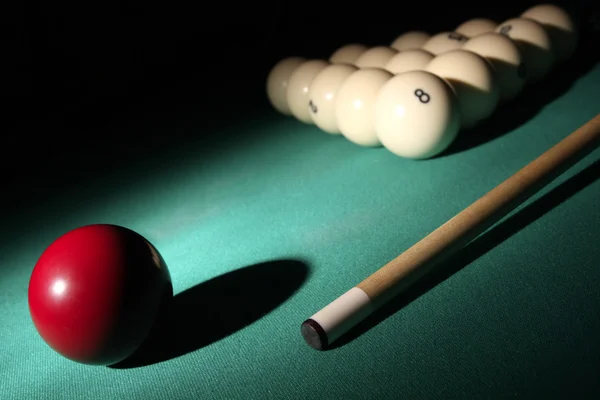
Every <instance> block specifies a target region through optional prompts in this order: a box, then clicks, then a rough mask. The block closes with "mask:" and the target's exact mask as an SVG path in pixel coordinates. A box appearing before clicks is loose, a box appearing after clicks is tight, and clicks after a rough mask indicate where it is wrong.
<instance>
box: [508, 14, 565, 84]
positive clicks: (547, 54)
mask: <svg viewBox="0 0 600 400" xmlns="http://www.w3.org/2000/svg"><path fill="white" fill-rule="evenodd" d="M496 32H497V33H501V34H503V35H506V36H508V37H509V38H511V39H512V40H514V41H515V42H516V43H517V44H518V45H519V48H520V49H521V53H522V54H523V59H524V61H525V66H526V67H527V71H526V74H527V77H526V78H527V83H536V82H539V81H541V80H542V79H543V78H545V77H546V75H548V73H549V72H550V70H551V69H552V67H553V66H554V62H555V60H554V54H553V50H552V41H551V39H550V34H549V33H548V32H547V31H546V29H545V28H544V27H543V26H542V25H541V24H540V23H539V22H536V21H534V20H531V19H525V18H512V19H509V20H508V21H505V22H503V23H501V24H500V25H498V27H497V28H496Z"/></svg>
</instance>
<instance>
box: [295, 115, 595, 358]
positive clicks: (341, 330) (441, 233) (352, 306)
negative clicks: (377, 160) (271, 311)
mask: <svg viewBox="0 0 600 400" xmlns="http://www.w3.org/2000/svg"><path fill="white" fill-rule="evenodd" d="M599 145H600V114H598V115H596V116H595V117H594V118H592V119H591V120H590V121H588V122H587V123H586V124H585V125H583V126H581V127H580V128H579V129H577V130H576V131H575V132H573V133H571V134H570V135H569V136H567V137H566V138H564V139H563V140H561V141H560V142H559V143H558V144H556V145H555V146H554V147H552V148H551V149H549V150H548V151H546V152H545V153H543V154H542V155H541V156H539V157H538V158H537V159H535V160H534V161H532V162H531V163H529V164H528V165H527V166H525V167H524V168H522V169H521V170H519V171H518V172H517V173H515V174H514V175H512V176H511V177H509V178H508V179H506V180H505V181H504V182H502V183H501V184H500V185H498V186H496V187H495V188H494V189H492V190H491V191H490V192H488V193H487V194H485V195H484V196H483V197H481V198H480V199H479V200H477V201H475V202H474V203H473V204H471V205H470V206H469V207H467V208H466V209H464V210H463V211H461V212H460V213H459V214H457V215H456V216H455V217H453V218H452V219H450V220H449V221H448V222H446V223H445V224H443V225H442V226H440V227H439V228H437V229H436V230H435V231H433V232H432V233H430V234H429V235H428V236H426V237H425V238H423V239H422V240H421V241H419V242H418V243H416V244H415V245H414V246H412V247H411V248H409V249H408V250H406V251H405V252H404V253H402V254H400V255H399V256H398V257H396V258H395V259H393V260H392V261H390V262H389V263H388V264H386V265H385V266H383V267H382V268H381V269H379V270H378V271H376V272H375V273H373V274H372V275H371V276H369V277H368V278H366V279H365V280H363V281H362V282H360V283H359V284H358V285H356V286H355V287H353V288H352V289H350V290H349V291H347V292H346V293H344V294H342V295H341V296H340V297H338V298H337V299H336V300H334V301H333V302H331V303H330V304H329V305H327V306H326V307H325V308H323V309H321V310H320V311H319V312H317V313H316V314H314V315H313V316H312V317H310V318H309V319H307V320H306V321H304V322H303V323H302V324H301V334H302V336H303V337H304V340H305V341H306V342H307V343H308V345H310V346H311V347H313V348H315V349H317V350H323V349H325V348H326V347H328V346H329V345H331V343H332V342H334V341H335V340H336V339H338V338H339V337H340V336H342V335H344V334H345V333H346V332H347V331H348V330H350V329H351V328H353V327H354V326H355V325H357V324H358V323H360V322H361V321H363V320H364V319H365V318H366V317H367V316H369V315H370V314H371V313H373V312H374V311H375V310H377V309H378V308H379V307H380V306H382V305H383V304H385V303H386V302H388V301H389V300H390V299H392V298H393V297H395V296H397V295H399V294H400V293H402V292H403V291H404V290H406V289H407V288H408V287H409V286H410V285H411V284H413V283H414V282H415V281H417V280H418V279H419V278H421V277H422V276H423V275H425V274H426V273H427V272H429V271H430V270H431V269H432V268H433V267H435V266H436V265H438V264H440V263H441V262H443V261H444V260H446V259H447V258H448V257H449V256H450V255H452V254H453V253H454V252H455V251H457V250H459V249H461V248H463V247H464V246H466V245H467V244H468V243H469V242H471V241H472V240H473V239H475V238H476V237H478V236H479V235H480V234H482V233H484V232H485V231H486V230H487V229H488V228H490V227H491V226H492V225H494V224H495V223H496V222H498V221H499V220H500V219H502V218H503V217H504V216H506V215H507V214H508V213H509V212H511V211H512V210H514V209H515V208H516V207H517V206H519V205H520V204H522V203H524V202H525V201H526V200H527V199H528V198H530V197H531V196H532V195H534V194H535V193H536V192H538V191H540V190H541V189H542V188H543V187H545V186H546V185H548V184H549V183H550V182H551V181H552V180H554V179H555V178H556V177H558V176H559V175H560V174H562V173H563V172H565V171H566V170H568V169H569V168H570V167H572V166H573V165H574V164H575V163H577V162H578V161H580V160H581V159H582V158H584V157H585V156H586V155H588V154H589V153H591V152H592V151H593V150H594V149H596V148H597V147H598V146H599Z"/></svg>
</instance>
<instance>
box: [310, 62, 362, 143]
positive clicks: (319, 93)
mask: <svg viewBox="0 0 600 400" xmlns="http://www.w3.org/2000/svg"><path fill="white" fill-rule="evenodd" d="M357 69H358V68H357V67H355V66H353V65H349V64H333V65H330V66H328V67H325V68H324V69H323V70H322V71H321V72H319V74H318V75H317V76H316V77H315V78H314V79H313V81H312V83H311V84H310V88H309V90H308V99H309V103H308V106H309V109H310V116H311V118H312V120H313V122H314V123H315V125H316V126H317V127H319V128H320V129H322V130H323V131H325V132H327V133H330V134H339V133H340V129H339V127H338V123H337V120H336V118H335V102H336V100H337V93H338V91H339V89H340V87H341V86H342V84H343V83H344V81H345V80H346V79H347V78H348V77H349V76H350V75H352V73H354V72H355V71H356V70H357Z"/></svg>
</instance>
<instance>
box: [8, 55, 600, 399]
mask: <svg viewBox="0 0 600 400" xmlns="http://www.w3.org/2000/svg"><path fill="white" fill-rule="evenodd" d="M598 93H600V68H598V67H595V68H592V69H591V70H589V71H587V72H585V73H584V74H583V75H582V76H581V77H579V78H578V79H576V80H575V81H574V82H573V84H572V85H570V86H569V87H568V88H565V90H564V91H563V92H562V93H560V94H559V95H557V96H555V98H552V99H550V100H547V101H546V102H545V103H544V104H543V106H541V107H540V108H539V109H538V110H536V111H535V112H532V113H531V115H528V116H527V118H526V119H524V120H523V123H522V124H520V123H519V124H516V123H514V124H512V125H511V123H510V121H508V122H507V120H505V119H495V120H493V123H492V124H488V125H486V126H484V127H483V128H482V129H481V130H478V131H476V132H474V133H473V134H480V135H485V134H491V132H495V131H498V129H504V130H503V131H502V132H500V133H502V134H498V135H497V137H495V138H494V139H493V140H487V141H486V140H481V142H482V143H480V144H478V145H476V146H472V147H470V148H465V149H462V150H461V151H450V152H449V153H447V154H445V155H443V156H441V157H438V158H435V159H432V160H426V161H419V162H415V161H410V160H403V159H400V158H398V157H395V156H393V155H392V154H391V153H389V152H387V151H386V150H385V149H382V148H377V149H365V148H360V147H358V146H355V145H353V144H351V143H349V142H348V141H346V140H344V139H343V138H341V137H332V136H328V135H326V134H324V133H322V132H320V131H319V130H317V129H316V128H315V127H312V126H307V125H304V124H301V123H299V122H297V121H295V120H293V119H291V118H285V117H282V116H279V115H276V114H275V113H274V112H270V113H267V114H266V115H267V116H266V117H264V118H262V119H256V120H248V121H246V122H244V124H243V125H238V127H237V128H229V129H244V130H246V131H247V132H246V133H247V134H248V135H247V139H241V140H240V141H238V142H233V143H231V144H228V145H222V146H221V147H219V149H218V151H215V152H214V153H213V155H211V156H209V157H205V156H203V155H201V154H202V153H201V151H200V149H198V148H194V147H193V146H191V147H189V148H187V150H186V151H185V152H181V153H179V154H178V155H177V156H171V157H170V158H169V161H164V162H159V161H157V162H156V163H155V164H153V165H152V166H145V167H143V168H142V167H140V168H137V169H132V170H128V171H123V172H122V174H120V175H115V176H114V177H113V179H112V180H111V181H110V182H108V181H107V182H104V183H103V184H102V185H100V184H98V182H88V183H87V185H84V186H80V187H79V188H78V189H77V191H74V192H72V193H71V194H70V195H69V197H68V200H66V199H64V198H58V197H57V198H54V199H52V198H49V199H47V204H46V207H45V208H44V211H43V212H39V213H38V214H34V215H31V216H30V218H29V219H24V220H23V221H22V223H23V224H25V225H24V226H25V227H24V228H22V232H21V233H22V234H19V235H13V236H11V237H10V238H9V237H8V236H6V237H5V246H4V248H3V251H2V253H1V254H0V263H1V264H2V266H3V276H2V279H0V317H1V324H0V354H1V357H0V398H2V399H45V400H49V399H64V398H73V399H84V398H85V399H125V398H126V399H154V398H161V399H170V400H174V399H190V398H218V399H268V398H272V399H282V398H332V399H333V398H379V399H381V398H406V399H432V398H439V399H465V398H477V399H481V398H490V397H494V398H497V397H502V398H510V397H526V398H531V397H535V396H539V397H542V398H549V397H554V396H557V395H558V397H562V396H566V395H571V396H574V398H581V396H583V395H590V394H591V393H596V394H597V393H598V389H599V387H598V385H599V382H600V367H599V364H598V361H599V360H600V341H599V340H598V338H599V337H600V306H599V304H600V249H599V247H598V234H599V233H600V202H599V200H598V199H599V197H600V182H599V181H598V180H597V178H598V175H599V174H598V170H599V167H598V159H599V158H598V156H599V155H600V153H599V152H598V151H596V152H594V153H592V154H591V155H590V156H588V157H587V158H586V159H585V160H584V161H582V162H581V163H580V164H578V165H577V166H576V167H575V168H573V169H572V170H570V171H569V172H568V173H566V174H565V175H564V176H561V177H560V178H559V179H558V180H557V181H556V182H555V183H553V184H552V185H550V186H549V187H548V188H546V189H544V190H543V191H542V192H541V193H540V194H539V195H537V196H535V198H534V199H532V200H531V201H529V202H528V203H526V204H524V205H523V206H522V207H520V208H519V209H518V210H517V211H516V213H515V214H514V215H513V216H512V217H509V218H508V219H506V220H505V221H503V223H501V224H500V225H499V226H498V227H496V228H494V229H492V230H491V231H490V232H488V233H487V234H485V235H484V236H483V237H482V238H481V239H479V240H477V241H476V242H474V243H473V244H472V245H471V246H470V247H469V248H468V249H466V250H465V251H463V252H461V253H460V254H459V255H458V256H457V258H455V259H454V260H452V261H451V262H450V263H449V264H448V265H446V267H445V268H444V269H442V270H441V271H440V272H438V273H434V275H433V276H432V277H431V278H430V279H428V280H426V281H424V282H423V283H420V284H419V285H417V286H416V287H415V288H414V290H412V291H410V292H409V293H408V294H407V295H406V296H405V297H404V298H403V299H400V301H398V302H395V303H394V304H393V305H392V306H390V308H389V309H387V310H384V311H385V312H384V313H383V314H380V315H378V316H377V317H376V318H375V319H373V320H371V321H368V322H367V324H366V325H365V326H363V327H361V328H360V329H358V330H357V331H356V332H353V333H351V334H350V335H349V336H348V338H346V339H345V340H341V343H340V344H339V345H338V346H336V347H335V348H333V349H332V350H329V351H326V352H317V351H315V350H313V349H311V348H309V347H308V346H307V345H306V344H305V343H304V342H303V340H302V338H301V336H300V329H299V328H300V323H301V322H302V321H303V320H304V319H305V318H307V317H309V316H311V315H312V314H313V313H314V312H316V311H317V310H318V309H320V308H321V307H323V306H324V305H326V304H327V303H328V302H329V301H331V300H333V299H334V298H336V297H337V296H339V295H340V294H342V293H343V292H344V291H346V290H347V289H349V288H350V287H352V286H353V285H355V284H356V283H358V282H359V281H360V280H362V279H363V278H365V277H366V276H367V275H368V274H370V273H371V272H373V271H375V270H376V269H377V268H379V267H380V266H381V265H383V264H384V263H386V262H387V261H389V260H390V259H391V258H393V257H395V256H396V255H398V254H399V253H400V252H402V251H403V250H405V249H406V248H408V247H410V246H411V245H412V244H414V243H415V242H416V241H418V240H419V239H420V238H422V237H423V236H424V235H426V234H427V233H429V232H430V231H432V230H433V229H435V228H436V227H438V226H439V225H440V224H442V223H443V222H445V221H446V220H447V219H449V218H451V217H452V216H454V215H455V214H456V213H457V212H459V211H460V210H461V209H463V208H464V207H466V206H468V205H469V204H470V203H471V202H473V201H474V200H476V199H477V198H479V197H480V196H482V195H483V194H485V193H486V192H487V191H489V190H490V189H492V188H493V187H494V186H495V185H497V184H498V183H500V182H501V181H502V180H504V179H505V178H507V177H509V176H510V175H512V174H513V173H514V172H516V171H517V170H518V169H520V168H521V167H523V166H524V165H525V164H527V163H528V162H529V161H531V160H532V159H533V158H535V157H536V156H537V155H539V154H541V153H542V152H543V151H545V150H546V149H548V148H549V147H551V146H552V145H553V144H555V143H557V142H558V141H559V140H560V139H561V138H562V137H564V136H565V135H567V134H568V133H570V132H572V131H573V130H574V129H576V128H577V127H579V126H580V125H582V124H583V123H585V122H586V121H588V120H589V119H590V118H592V117H593V116H594V115H595V114H596V113H597V112H598V110H599V108H598ZM534 97H535V96H534ZM534 97H532V96H531V95H530V97H529V98H530V99H532V98H534ZM510 109H511V108H510V106H508V107H507V108H506V109H505V110H503V111H502V114H500V115H501V116H502V118H506V119H508V120H510V115H511V114H512V112H511V111H510ZM515 112H517V111H515ZM181 125H185V126H183V127H182V126H181ZM498 126H500V127H502V128H498ZM506 127H509V128H506ZM161 129H168V128H167V127H162V128H161ZM178 129H189V130H190V131H191V132H193V131H194V130H200V129H203V120H202V119H199V120H197V121H194V120H186V121H185V124H181V123H180V124H179V127H178ZM467 142H468V140H467ZM457 146H458V145H457ZM459 148H460V146H459V147H456V148H455V149H459ZM88 223H114V224H119V225H124V226H127V227H129V228H131V229H134V230H136V231H137V232H139V233H141V234H142V235H144V236H146V237H147V238H148V239H149V240H151V241H152V242H153V243H154V244H155V246H156V247H157V248H158V249H159V250H160V251H161V253H162V255H163V256H164V258H165V260H166V261H167V263H168V265H169V267H170V270H171V275H172V278H173V282H174V289H175V294H176V296H175V299H178V298H179V302H178V303H177V302H176V303H175V304H176V305H178V306H179V307H180V309H179V311H178V312H176V317H175V321H173V324H172V326H171V328H172V330H173V331H172V332H171V333H170V334H169V335H167V336H166V337H165V338H166V339H168V340H169V343H162V344H161V345H160V346H159V347H161V350H160V351H158V350H157V351H158V353H160V354H159V355H158V356H157V355H146V362H145V363H142V364H147V365H140V366H137V367H132V368H105V367H89V366H84V365H79V364H76V363H73V362H71V361H68V360H66V359H64V358H61V357H60V356H58V355H57V354H55V353H54V352H53V351H51V350H50V349H49V348H48V346H46V344H45V343H44V342H43V341H42V340H41V339H40V337H39V336H38V334H37V333H36V331H35V329H34V327H33V325H32V323H31V321H30V318H29V314H28V310H27V296H26V293H27V284H28V279H29V274H30V272H31V269H32V267H33V265H34V263H35V261H36V259H37V257H38V256H39V255H40V254H41V252H42V251H43V250H44V248H45V247H46V246H47V245H48V244H50V242H51V241H52V240H53V239H54V238H56V237H57V236H58V235H60V234H62V233H64V232H66V231H67V230H70V229H72V228H75V227H77V226H80V225H84V224H88ZM224 275H225V276H224ZM223 276H224V277H223ZM219 277H220V278H219ZM247 285H250V286H251V287H250V288H249V287H247ZM232 298H233V299H235V301H236V303H235V304H232V303H231V301H230V300H229V299H232ZM211 310H212V311H211ZM215 314H217V315H215ZM207 320H210V321H212V323H211V324H205V326H204V327H200V328H198V327H196V326H195V324H196V323H197V322H200V324H202V322H203V321H207ZM219 324H221V325H222V326H219ZM186 331H189V332H191V333H189V332H188V333H186ZM211 332H212V333H211ZM158 353H157V354H158ZM153 357H154V359H153ZM148 360H150V361H148ZM562 398H564V397H562Z"/></svg>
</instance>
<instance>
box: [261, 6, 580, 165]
mask: <svg viewBox="0 0 600 400" xmlns="http://www.w3.org/2000/svg"><path fill="white" fill-rule="evenodd" d="M578 40H579V33H578V29H577V26H576V23H575V21H574V19H573V18H572V16H571V15H569V13H568V12H567V11H565V10H564V9H563V8H561V7H558V6H556V5H553V4H542V5H536V6H533V7H531V8H529V9H527V10H526V11H524V12H523V13H522V14H521V15H519V16H518V17H515V18H511V19H509V20H507V21H504V22H502V23H497V22H496V21H493V20H491V19H487V18H476V19H471V20H468V21H466V22H464V23H462V24H461V25H459V26H458V27H456V28H455V29H454V31H447V32H439V33H436V34H430V33H427V32H422V31H409V32H405V33H403V34H401V35H400V36H398V37H397V38H396V39H395V40H394V41H393V42H391V43H390V44H389V45H385V46H383V45H382V46H375V47H367V46H365V45H363V44H360V43H350V44H347V45H344V46H342V47H340V48H338V49H337V50H335V51H333V52H332V54H331V55H330V56H329V58H328V59H307V58H304V57H288V58H285V59H282V60H280V61H279V62H278V63H276V64H275V65H274V66H273V68H272V69H271V71H270V73H269V74H268V77H267V84H266V91H267V97H268V99H269V101H270V103H271V105H272V106H273V108H274V109H275V110H277V112H279V113H281V114H283V115H287V116H291V117H294V118H296V119H298V120H299V121H302V122H304V123H306V124H313V125H316V127H318V128H319V129H320V130H322V131H324V132H327V133H328V134H331V135H342V136H343V137H345V138H346V139H348V140H349V141H351V142H353V143H355V144H357V145H359V146H364V147H384V148H386V149H387V150H389V151H390V152H392V153H393V154H395V155H397V156H400V157H404V158H409V159H427V158H431V157H434V156H436V155H438V154H440V153H442V152H444V151H445V150H446V149H447V148H448V147H449V146H450V145H451V144H452V143H453V142H454V140H455V139H456V138H457V137H458V135H459V134H461V135H462V134H463V132H465V134H468V133H469V131H470V130H472V129H473V128H476V127H478V126H479V125H480V124H481V123H482V122H483V121H485V120H487V119H488V118H489V117H490V116H492V114H493V113H494V112H495V111H496V109H497V108H498V107H500V106H502V105H504V104H507V103H508V102H510V101H511V100H513V99H515V98H516V97H517V96H518V95H519V94H520V93H521V92H522V91H523V90H524V88H525V87H526V86H528V85H531V84H535V83H538V82H540V81H541V80H543V79H544V78H545V77H546V76H547V75H548V74H549V73H550V72H551V71H552V70H553V69H554V68H556V67H557V66H559V65H560V64H562V63H564V62H565V61H567V60H568V59H569V58H570V57H571V56H572V55H573V53H574V51H575V49H576V47H577V44H578Z"/></svg>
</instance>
